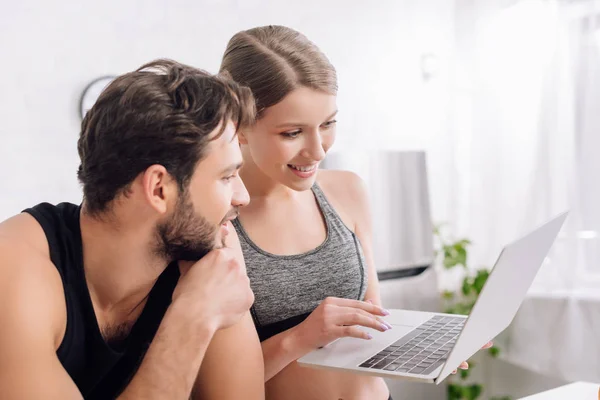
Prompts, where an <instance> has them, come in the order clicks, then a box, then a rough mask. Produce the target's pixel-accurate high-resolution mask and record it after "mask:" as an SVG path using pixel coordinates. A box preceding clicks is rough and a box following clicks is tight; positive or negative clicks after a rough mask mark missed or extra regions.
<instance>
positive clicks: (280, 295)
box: [233, 183, 367, 341]
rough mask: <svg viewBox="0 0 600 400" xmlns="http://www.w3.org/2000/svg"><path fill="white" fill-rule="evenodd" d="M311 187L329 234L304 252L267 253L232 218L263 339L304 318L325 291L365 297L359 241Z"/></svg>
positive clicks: (365, 278) (364, 264) (317, 188)
mask: <svg viewBox="0 0 600 400" xmlns="http://www.w3.org/2000/svg"><path fill="white" fill-rule="evenodd" d="M312 191H313V193H314V195H315V198H316V200H317V203H318V205H319V208H320V209H321V213H322V214H323V216H324V219H325V222H326V225H327V237H326V239H325V241H324V242H323V243H322V244H321V245H320V246H318V247H317V248H315V249H313V250H310V251H308V252H306V253H303V254H297V255H289V256H287V255H286V256H280V255H274V254H271V253H268V252H266V251H264V250H262V249H261V248H260V247H258V246H257V245H256V244H255V243H254V242H253V241H252V240H251V239H250V238H249V237H248V235H247V233H246V231H245V230H244V228H243V226H242V225H241V223H240V221H239V220H237V219H236V220H234V221H233V225H234V227H235V229H236V231H237V233H238V236H239V238H240V243H241V246H242V251H243V253H244V259H245V262H246V268H247V271H248V277H249V278H250V285H251V287H252V290H253V291H254V296H255V302H254V305H253V306H252V309H251V312H252V317H253V319H254V324H255V326H256V329H257V331H258V335H259V337H260V340H261V341H263V340H266V339H268V338H270V337H271V336H274V335H276V334H278V333H281V332H283V331H285V330H288V329H290V328H292V327H294V326H296V325H298V324H299V323H301V322H302V321H304V319H305V318H306V317H308V315H309V314H310V313H311V312H312V311H314V309H315V308H316V307H317V306H318V305H319V304H320V303H321V301H323V300H324V299H325V298H326V297H329V296H333V297H341V298H348V299H358V300H363V298H364V295H365V291H366V288H367V266H366V263H365V258H364V255H363V252H362V248H361V245H360V242H359V240H358V238H357V237H356V235H355V234H354V232H352V231H351V230H350V229H349V228H348V227H347V226H346V225H345V224H344V223H343V222H342V220H341V218H340V217H339V216H338V214H337V213H336V212H335V210H334V209H333V207H332V206H331V204H329V202H328V201H327V199H326V198H325V195H324V194H323V192H322V191H321V189H320V188H319V186H318V185H317V184H316V183H315V184H314V186H313V187H312ZM273 237H274V238H276V233H275V234H274V235H273Z"/></svg>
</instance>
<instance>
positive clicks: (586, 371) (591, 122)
mask: <svg viewBox="0 0 600 400" xmlns="http://www.w3.org/2000/svg"><path fill="white" fill-rule="evenodd" d="M454 61H455V63H454V65H455V66H456V68H455V71H454V76H455V79H454V82H455V85H454V87H453V93H454V98H455V101H454V102H453V104H454V108H453V110H452V114H453V121H454V124H453V128H454V131H453V136H454V138H455V141H454V149H453V151H454V154H455V164H456V170H457V173H456V175H455V176H454V178H453V180H454V183H455V187H457V190H456V192H455V195H456V196H457V197H458V199H459V200H458V201H457V203H458V205H459V206H458V207H456V209H455V211H454V212H455V214H454V215H453V216H452V218H453V219H454V221H456V222H455V225H456V226H457V228H458V229H457V230H458V233H459V234H461V235H465V236H467V237H469V238H470V239H472V241H473V243H474V245H473V247H472V252H471V265H473V266H476V267H478V266H481V265H485V266H488V267H491V263H492V262H493V261H494V260H495V258H496V257H497V255H498V252H499V251H500V249H501V247H502V246H503V245H504V244H505V243H507V242H509V241H511V240H513V239H515V238H516V237H518V236H520V235H521V234H524V233H526V232H527V231H529V230H530V229H532V228H534V227H535V226H537V225H538V224H540V223H542V222H543V221H544V220H546V219H549V218H550V217H552V216H554V215H556V214H558V213H560V212H562V211H563V210H565V209H570V210H571V213H570V216H569V219H568V220H567V223H566V226H565V228H564V229H563V231H562V232H561V235H560V236H559V238H558V239H557V241H556V243H555V245H554V247H553V250H552V251H551V254H550V255H549V257H548V259H547V260H546V262H545V265H544V266H543V267H542V269H541V271H540V273H539V275H538V277H537V279H536V281H535V283H534V286H533V288H532V291H531V293H530V297H529V298H528V299H527V300H526V301H525V303H524V304H523V306H522V307H521V309H520V311H519V313H518V314H517V317H516V318H515V320H514V321H513V323H512V324H511V326H510V327H509V329H508V330H507V331H506V332H505V333H504V335H502V336H501V337H499V338H497V343H498V344H499V345H500V347H501V348H502V357H503V358H504V359H505V360H507V361H510V362H512V363H514V364H517V365H520V366H522V367H525V368H527V369H530V370H534V371H537V372H539V373H542V374H545V375H549V376H554V377H557V378H561V379H565V380H589V381H600V360H599V359H598V357H597V355H598V354H599V352H600V344H598V340H597V336H598V332H600V325H599V324H598V322H597V321H599V318H600V237H599V233H600V1H598V0H546V1H543V0H520V1H519V0H517V1H515V0H513V1H500V0H490V1H485V2H483V1H474V0H473V1H472V0H457V19H456V58H455V60H454ZM506 295H507V296H510V293H507V294H506ZM493 379H500V380H501V379H502V377H501V376H497V375H494V376H493ZM510 384H511V383H509V382H504V383H500V385H510ZM507 387H508V386H507Z"/></svg>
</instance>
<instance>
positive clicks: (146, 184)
mask: <svg viewBox="0 0 600 400" xmlns="http://www.w3.org/2000/svg"><path fill="white" fill-rule="evenodd" d="M141 178H142V188H143V192H144V196H145V197H146V200H148V203H149V204H150V205H151V206H152V207H153V208H154V209H155V210H156V211H157V212H158V213H160V214H165V213H166V212H167V210H168V208H169V207H168V205H169V204H173V203H174V202H175V201H176V200H177V196H178V190H177V182H175V179H173V177H172V176H171V175H170V174H169V173H168V172H167V169H166V168H165V167H164V166H162V165H159V164H155V165H151V166H150V167H148V168H147V169H146V171H144V173H143V174H142V177H141Z"/></svg>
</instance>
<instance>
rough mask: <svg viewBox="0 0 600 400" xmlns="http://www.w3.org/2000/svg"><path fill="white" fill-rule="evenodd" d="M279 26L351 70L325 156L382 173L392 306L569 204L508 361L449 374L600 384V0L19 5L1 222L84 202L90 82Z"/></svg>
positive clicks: (0, 158) (378, 178) (515, 386)
mask: <svg viewBox="0 0 600 400" xmlns="http://www.w3.org/2000/svg"><path fill="white" fill-rule="evenodd" d="M267 24H278V25H287V26H290V27H292V28H295V29H297V30H299V31H301V32H303V33H304V34H306V35H307V36H308V37H309V38H310V39H311V40H312V41H314V42H315V43H316V44H317V45H318V46H319V47H320V48H321V49H322V50H323V51H324V52H325V54H327V56H328V57H329V59H330V60H331V62H332V63H333V64H334V66H335V67H336V69H337V71H338V76H339V87H340V90H339V95H338V106H339V110H340V113H339V117H338V140H337V142H336V145H335V147H334V149H333V150H332V153H331V154H330V157H329V158H328V159H327V162H325V163H324V165H323V167H324V168H345V169H351V170H354V171H356V172H357V173H359V174H360V175H361V176H362V177H363V178H364V179H365V180H366V181H367V183H368V185H369V188H370V195H371V201H372V203H373V216H374V224H375V227H376V247H375V248H376V258H377V266H378V269H379V271H380V277H381V278H382V292H383V296H384V301H385V302H386V305H387V306H389V307H405V308H412V309H423V310H438V311H439V310H445V307H448V303H447V302H448V301H458V300H457V298H459V297H461V296H466V295H467V294H466V293H462V294H461V290H462V286H464V285H463V282H464V280H465V278H467V279H468V278H469V277H473V276H476V274H477V271H478V270H480V269H486V268H487V269H489V268H491V267H492V265H491V264H492V263H493V262H494V260H495V259H496V257H497V255H498V252H499V251H500V249H501V248H502V246H503V245H504V244H506V243H507V242H509V241H512V240H514V239H516V238H517V237H518V236H519V235H521V234H524V233H526V232H527V231H528V230H530V229H532V228H534V227H535V226H536V225H538V224H540V223H542V222H543V221H544V220H546V219H548V218H550V217H552V216H553V215H555V214H558V213H559V212H562V211H563V210H565V209H570V210H571V214H570V217H569V220H568V222H567V224H566V226H565V229H564V230H563V232H562V233H561V235H560V237H559V239H558V240H557V242H556V243H555V246H554V249H553V250H552V253H551V255H550V257H548V259H547V260H546V263H545V265H544V266H543V268H542V270H541V271H540V274H539V275H538V277H537V279H536V281H535V283H534V286H533V287H532V289H531V291H530V294H529V296H528V298H527V300H526V301H525V303H524V304H523V306H522V308H521V310H520V312H519V314H518V315H517V317H516V318H515V320H514V322H513V324H512V325H511V327H510V328H509V329H507V331H505V332H504V333H503V335H502V336H501V337H500V338H498V340H497V344H498V349H499V353H498V354H497V356H496V357H492V356H489V355H488V354H487V353H482V354H480V355H478V359H477V360H474V361H475V363H476V364H477V365H476V366H475V367H474V368H473V370H472V372H471V375H470V376H468V377H465V379H464V380H463V379H460V377H455V378H453V379H454V380H452V381H450V382H449V383H451V384H455V385H456V387H459V389H456V390H462V392H461V394H460V396H462V398H473V399H475V398H479V399H491V398H494V397H499V396H500V397H501V396H511V397H512V398H518V397H520V396H524V395H528V394H531V393H535V392H538V391H540V390H543V389H547V388H551V387H554V386H559V385H561V384H563V383H566V382H571V381H592V382H600V345H599V344H598V343H599V341H598V340H597V338H598V336H599V335H600V243H599V240H600V238H599V237H598V231H599V230H600V209H599V207H598V205H599V204H600V184H599V183H600V157H598V153H599V152H600V129H599V128H600V112H599V111H598V110H600V1H598V0H547V1H542V0H486V1H476V0H421V1H416V0H379V1H377V2H366V1H357V0H343V1H342V0H329V1H322V0H321V1H316V0H304V1H301V2H298V1H291V0H279V1H267V0H244V1H242V0H222V1H217V0H196V1H183V0H170V1H168V2H167V1H166V0H146V1H143V2H142V1H134V0H131V1H116V0H104V1H102V2H92V1H77V2H75V1H69V0H55V1H52V2H48V1H42V0H21V1H20V2H9V1H7V0H3V1H2V13H1V14H0V54H1V57H2V62H1V63H0V75H1V76H2V79H1V80H0V182H1V183H2V191H1V195H0V220H2V219H5V218H7V217H9V216H11V215H13V214H15V213H18V212H19V211H20V210H22V209H24V208H26V207H28V206H31V205H33V204H35V203H38V202H41V201H48V202H52V203H56V202H60V201H71V202H79V201H80V200H81V190H80V187H79V184H78V182H77V179H76V170H77V166H78V163H79V160H78V155H77V151H76V141H77V137H78V134H79V128H80V122H81V112H82V111H81V109H82V107H83V112H85V107H86V106H87V105H89V104H93V101H94V99H95V97H94V96H95V95H97V92H98V90H100V89H101V88H102V86H103V84H105V83H106V81H102V80H99V81H98V84H97V85H96V86H94V85H92V86H91V87H90V86H89V85H90V84H91V83H92V82H94V81H95V80H98V79H99V78H102V77H105V76H108V77H109V78H108V79H110V76H113V75H118V74H121V73H124V72H127V71H130V70H133V69H136V68H137V67H139V66H140V65H142V64H144V63H146V62H148V61H150V60H152V59H155V58H159V57H168V58H173V59H175V60H177V61H181V62H184V63H187V64H190V65H193V66H196V67H200V68H203V69H206V70H208V71H209V72H217V70H218V66H219V63H220V59H221V56H222V54H223V51H224V49H225V46H226V43H227V41H228V40H229V38H230V37H231V36H232V35H233V34H234V33H236V32H238V31H240V30H243V29H248V28H251V27H254V26H258V25H267ZM86 88H89V90H88V91H86ZM436 227H439V229H438V230H437V232H438V234H435V235H434V228H436ZM462 239H466V240H468V241H469V242H470V243H471V244H466V243H467V242H461V240H462ZM457 243H458V244H457ZM460 243H463V245H461V244H460ZM454 244H457V246H458V247H456V246H454ZM444 246H446V247H444ZM448 246H450V247H451V248H454V249H455V250H454V251H455V254H454V253H452V252H450V253H449V252H448V251H445V250H448ZM453 246H454V247H453ZM436 251H437V253H436ZM440 251H441V252H440ZM463 253H464V260H463V258H462V257H463ZM436 254H437V257H436ZM467 254H468V257H467ZM452 257H454V258H452ZM444 265H445V266H444ZM454 266H456V267H457V268H453V267H454ZM452 293H454V294H456V296H454V295H453V294H452ZM506 296H510V293H506ZM473 385H477V387H478V388H479V389H464V388H465V387H472V386H473ZM391 386H392V388H393V394H394V397H395V398H398V399H434V400H435V399H445V398H447V397H448V396H449V398H450V399H452V398H457V399H458V398H461V397H460V396H458V397H456V396H457V395H456V393H455V394H452V390H451V389H449V388H448V386H446V385H442V386H441V387H434V386H433V385H424V384H413V383H411V384H407V383H398V382H393V383H391ZM468 390H471V392H469V393H471V394H467V391H468ZM471 395H473V396H475V395H476V396H475V397H473V396H472V397H465V396H471ZM452 396H455V397H452Z"/></svg>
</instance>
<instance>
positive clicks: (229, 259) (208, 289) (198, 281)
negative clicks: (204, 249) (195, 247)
mask: <svg viewBox="0 0 600 400" xmlns="http://www.w3.org/2000/svg"><path fill="white" fill-rule="evenodd" d="M180 268H181V271H182V277H181V278H180V279H179V283H178V284H177V287H176V288H175V291H174V292H173V303H184V304H186V305H187V306H186V307H189V311H190V316H191V317H192V318H193V317H196V318H205V319H206V320H208V321H209V322H210V323H211V324H213V325H212V326H213V327H214V329H215V331H216V330H218V329H223V328H228V327H230V326H231V325H233V324H235V323H236V322H238V321H239V320H240V319H241V317H242V316H243V315H244V314H245V313H246V312H248V310H249V309H250V306H252V303H253V302H254V294H253V293H252V290H251V289H250V281H249V279H248V276H247V275H246V268H245V265H244V262H243V260H240V258H239V257H237V256H236V253H235V252H234V251H233V250H232V249H228V248H221V249H216V250H213V251H211V252H210V253H208V254H207V255H206V256H204V257H203V258H202V259H201V260H200V261H198V262H196V263H195V264H192V263H189V262H181V263H180Z"/></svg>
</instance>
